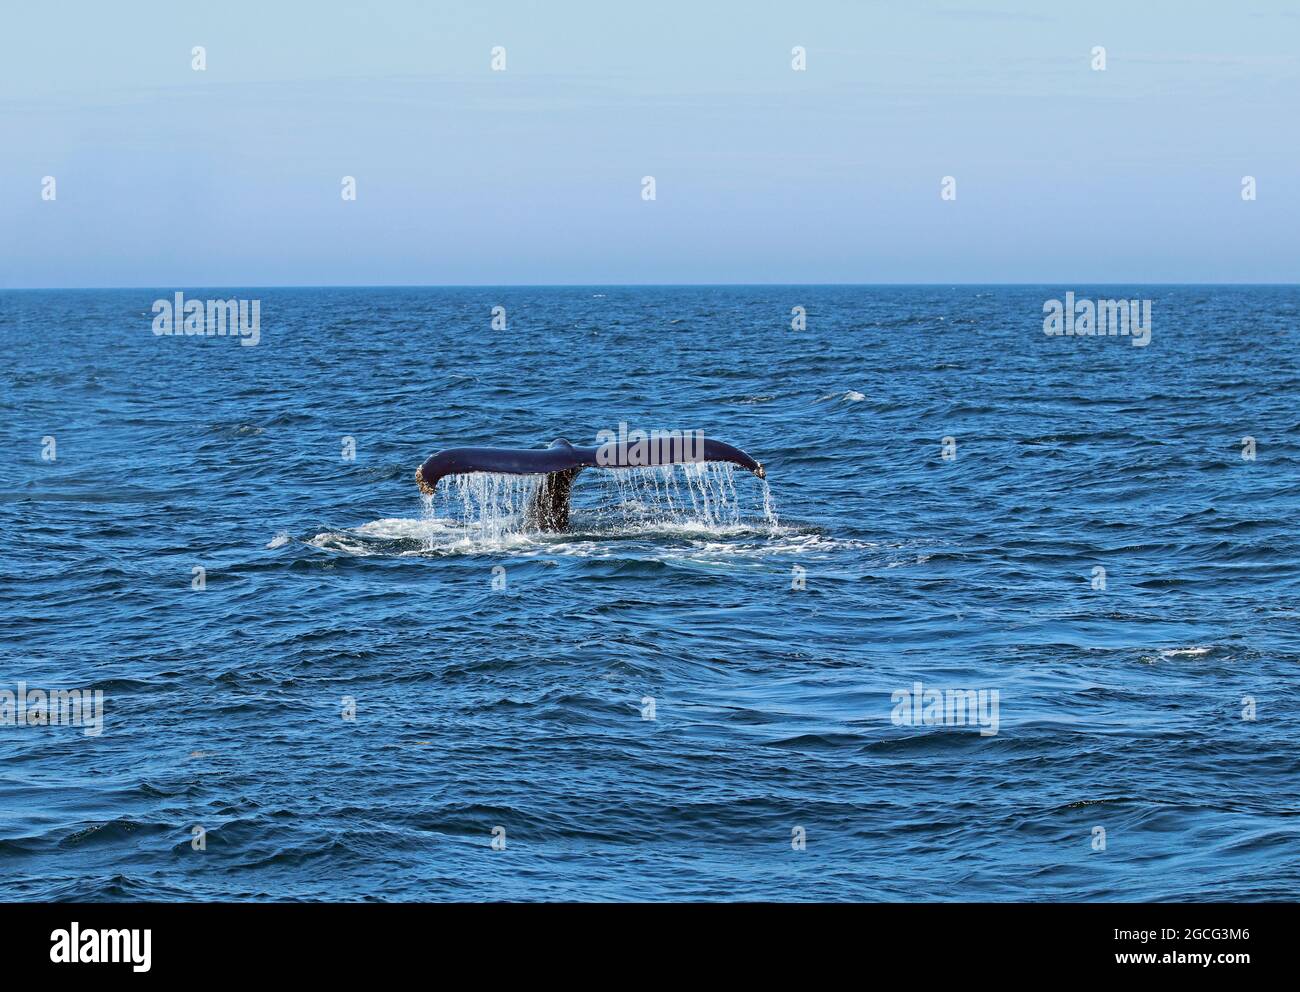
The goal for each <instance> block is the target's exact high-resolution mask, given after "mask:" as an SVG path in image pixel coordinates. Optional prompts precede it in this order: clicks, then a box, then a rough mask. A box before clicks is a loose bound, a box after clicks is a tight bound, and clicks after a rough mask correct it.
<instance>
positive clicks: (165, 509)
mask: <svg viewBox="0 0 1300 992" xmlns="http://www.w3.org/2000/svg"><path fill="white" fill-rule="evenodd" d="M177 291H183V292H185V293H186V295H187V296H190V297H191V298H213V297H217V296H219V297H222V298H230V297H238V298H243V299H255V300H259V301H260V336H259V340H258V342H257V344H256V346H246V345H244V344H242V343H241V342H240V340H238V339H235V338H231V337H221V336H214V337H190V336H183V335H181V336H159V335H155V334H154V333H153V331H152V321H153V313H152V311H151V307H152V305H153V302H154V301H155V300H157V299H171V298H172V296H173V294H174V293H175V292H177ZM1067 291H1072V292H1073V293H1075V295H1076V296H1077V297H1079V298H1088V299H1111V298H1134V299H1147V300H1150V301H1151V304H1152V323H1151V327H1152V334H1151V340H1150V344H1149V345H1148V346H1146V347H1136V346H1134V345H1133V343H1132V339H1131V338H1127V337H1122V336H1115V337H1111V336H1106V337H1083V336H1049V335H1047V334H1045V333H1044V329H1043V322H1044V304H1045V302H1046V301H1049V300H1052V299H1064V296H1065V293H1066V292H1067ZM494 307H503V308H504V315H505V326H504V327H500V326H497V327H494V326H493V323H492V311H493V308H494ZM795 308H803V310H802V312H803V313H804V314H806V325H805V326H800V321H799V319H798V314H797V313H795V312H794V310H795ZM1298 320H1300V289H1297V288H1296V287H1262V286H1259V287H1220V286H1176V287H1175V286H1105V287H1102V286H1094V287H1090V286H1079V285H1076V286H1016V287H1005V286H955V287H948V286H937V287H848V286H844V287H818V286H792V287H781V286H762V287H666V288H665V287H572V288H499V289H492V288H464V289H443V288H411V289H401V288H396V289H395V288H382V289H238V288H231V287H225V288H223V289H221V290H205V289H203V288H201V287H165V288H159V289H142V290H112V291H96V290H87V291H9V292H3V293H0V346H2V347H3V351H4V354H5V356H6V360H5V362H4V363H3V366H2V367H0V441H2V442H3V450H4V453H5V457H4V459H3V461H2V462H0V547H2V548H3V555H2V556H0V600H2V602H3V631H4V637H3V640H2V643H0V690H8V691H9V692H10V693H11V694H12V695H13V698H14V700H15V703H14V707H13V708H11V716H13V715H14V714H16V712H17V710H16V707H17V695H16V693H17V686H18V683H20V682H21V683H23V684H24V685H25V686H26V687H27V688H26V690H25V691H26V692H28V693H30V692H31V690H32V688H33V687H36V688H38V689H39V690H41V691H44V692H49V691H53V690H59V689H68V690H71V689H81V690H90V693H91V697H93V694H94V692H95V691H96V690H98V691H99V692H102V707H103V709H102V726H101V727H99V728H98V732H94V731H95V728H92V727H90V726H73V725H66V724H64V723H60V724H58V725H48V724H42V723H39V722H38V723H32V722H30V720H29V722H26V723H24V722H21V721H18V720H17V719H16V718H11V719H9V720H8V721H7V722H6V725H4V726H0V872H2V873H3V877H4V879H5V885H4V888H3V892H4V896H5V898H7V899H14V900H143V899H155V900H157V899H161V900H331V901H338V900H403V901H405V900H474V901H479V900H602V901H618V900H638V901H641V900H780V901H786V900H799V901H802V900H837V901H838V900H900V901H931V900H980V901H983V900H1124V901H1129V900H1281V899H1293V898H1295V896H1296V893H1297V890H1298V889H1300V728H1298V725H1297V714H1300V691H1298V690H1297V681H1296V671H1297V664H1300V581H1297V560H1298V559H1300V537H1298V536H1297V533H1298V532H1297V517H1298V516H1300V455H1298V453H1297V444H1298V443H1300V402H1297V401H1298V399H1300V335H1298V333H1297V323H1298ZM499 323H500V322H498V324H499ZM792 323H793V324H794V325H795V326H792ZM620 424H626V425H627V426H628V428H629V429H636V430H646V431H651V430H674V429H679V430H702V431H704V432H705V434H706V435H707V436H708V437H711V438H716V439H718V440H722V441H726V442H728V443H730V444H733V445H736V446H738V447H740V448H743V449H744V450H745V451H747V452H748V453H749V454H751V455H752V456H754V457H755V458H757V459H759V460H760V461H761V462H762V463H763V465H764V466H765V467H766V469H767V479H766V480H765V481H766V485H765V484H764V480H760V479H758V478H757V477H755V476H754V475H751V474H749V473H747V472H745V471H743V470H740V469H737V470H735V471H731V470H729V469H725V468H722V467H719V466H714V465H710V466H705V468H704V469H699V470H698V471H697V472H696V474H695V475H694V476H692V475H690V473H689V471H688V469H687V468H686V467H679V468H676V469H671V470H638V471H635V472H628V474H624V475H620V474H619V472H616V471H605V470H595V469H593V470H588V471H587V472H584V473H583V474H582V475H581V476H579V478H578V480H577V482H575V491H574V519H573V521H572V527H571V530H570V531H569V532H567V533H559V534H543V533H536V532H533V531H531V530H530V529H529V528H528V527H527V526H526V524H525V523H524V522H522V521H521V518H520V515H519V510H520V502H521V498H522V497H521V491H520V489H519V488H518V486H517V485H516V483H517V482H518V481H519V480H518V479H517V478H516V479H509V478H507V479H506V480H504V481H503V480H501V479H499V478H486V477H481V476H479V477H475V476H471V477H469V480H468V482H467V481H466V480H465V479H461V480H459V481H457V480H453V481H451V482H446V483H444V484H443V491H441V492H440V493H439V494H436V495H435V497H434V498H433V499H432V500H429V499H425V498H423V497H422V496H421V495H420V493H419V491H418V490H417V487H416V485H415V482H414V473H415V469H416V468H417V466H419V465H420V463H421V462H422V461H423V460H424V459H425V458H427V457H428V456H429V455H430V454H432V453H433V452H435V451H438V450H440V449H443V448H448V447H455V446H462V445H497V446H506V447H542V446H545V445H546V444H548V443H549V442H550V441H552V440H553V439H555V438H558V437H564V438H567V439H568V440H570V441H572V442H573V443H574V444H577V445H592V444H594V443H595V441H596V437H597V435H598V433H599V432H601V431H617V430H618V428H619V425H620ZM918 684H919V686H918ZM936 691H937V692H938V694H939V698H940V699H941V700H942V701H943V702H942V705H941V706H940V707H939V709H938V710H934V711H931V710H930V708H929V707H928V705H927V706H925V707H922V706H917V707H913V706H912V704H911V702H909V700H911V698H912V694H914V693H915V694H917V696H918V699H919V701H920V702H924V701H925V700H927V699H929V698H931V697H930V696H929V694H930V693H932V692H936ZM967 693H970V695H966V694H967ZM24 698H26V697H24ZM33 698H35V697H33ZM88 698H89V697H88ZM954 698H955V699H957V700H959V701H960V700H962V699H965V700H968V701H969V700H978V701H979V705H976V706H974V707H973V708H968V709H967V711H966V712H965V713H964V718H963V711H962V710H961V708H960V707H956V708H954V707H953V706H952V705H950V701H951V700H952V699H954ZM900 700H902V701H901V702H900ZM35 708H36V710H37V711H39V709H40V707H39V704H36V706H35ZM927 712H929V713H930V716H929V717H927V716H926V713H927ZM0 715H3V714H2V712H0ZM31 715H32V714H31V712H29V713H28V717H29V718H30V717H31ZM46 715H47V716H48V715H49V712H48V710H47V712H46ZM918 717H919V718H918ZM88 730H90V731H92V732H90V733H87V732H86V731H88Z"/></svg>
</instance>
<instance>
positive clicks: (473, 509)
mask: <svg viewBox="0 0 1300 992" xmlns="http://www.w3.org/2000/svg"><path fill="white" fill-rule="evenodd" d="M546 478H547V477H546V476H545V475H509V474H505V473H501V472H473V473H469V474H465V475H448V476H446V477H445V478H444V479H443V480H442V481H443V484H442V485H440V486H439V487H438V492H437V494H436V495H435V496H433V497H428V496H426V497H425V514H426V516H429V517H435V516H436V517H441V518H444V519H450V520H451V521H452V522H453V523H454V524H455V526H456V527H457V528H458V529H460V530H461V531H462V535H463V537H465V538H466V539H470V540H475V541H485V542H497V541H500V540H502V539H503V538H506V537H509V536H512V535H515V534H522V533H527V532H531V531H535V530H536V529H537V527H536V523H535V521H534V520H533V519H532V515H531V513H530V509H531V506H532V504H533V501H534V500H535V498H536V496H537V492H538V489H539V488H540V487H542V486H544V485H545V484H546ZM759 482H760V484H761V487H762V488H761V496H760V499H759V500H758V502H757V504H755V503H754V502H753V501H752V500H746V499H745V498H743V497H742V495H741V492H743V489H744V487H742V490H741V492H738V491H737V487H736V471H735V466H733V465H731V464H730V463H728V462H693V463H684V464H678V465H660V466H653V467H634V468H619V469H606V470H602V469H587V470H586V471H584V472H583V473H581V474H580V475H579V476H578V478H577V479H576V480H575V482H574V486H573V505H574V509H575V511H576V512H578V513H580V514H581V518H580V519H574V520H573V529H575V530H585V529H587V526H584V525H589V524H591V523H594V524H595V525H596V526H597V527H598V528H599V529H602V530H604V529H607V528H608V529H614V530H619V529H624V528H627V527H629V526H637V527H645V526H655V525H669V526H698V527H703V528H708V529H719V528H726V527H738V526H745V525H753V524H762V525H764V526H765V527H766V528H767V529H768V530H769V532H771V531H774V530H775V529H776V527H777V526H778V525H777V517H776V508H775V505H774V503H773V499H772V490H771V487H770V486H768V484H767V481H766V480H765V479H764V480H759Z"/></svg>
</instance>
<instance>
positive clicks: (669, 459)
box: [415, 435, 767, 530]
mask: <svg viewBox="0 0 1300 992" xmlns="http://www.w3.org/2000/svg"><path fill="white" fill-rule="evenodd" d="M688 462H730V463H731V464H733V465H739V466H740V467H741V468H745V469H748V470H749V471H751V472H753V473H754V474H755V475H756V476H758V477H759V478H760V479H763V478H766V477H767V471H766V470H765V469H764V468H763V466H762V464H761V463H760V462H759V461H757V460H756V459H754V458H750V457H749V455H747V454H745V452H743V451H741V450H740V449H739V448H736V447H733V446H732V445H730V444H725V443H723V442H722V441H714V440H712V439H709V438H704V437H702V436H698V435H697V436H696V437H694V438H690V437H687V438H685V439H683V438H682V437H680V436H676V437H673V438H671V439H668V438H651V439H649V440H648V441H645V442H640V443H628V442H627V441H618V442H613V441H611V442H608V443H606V444H602V445H599V446H597V447H594V448H575V447H574V446H573V445H572V444H570V443H569V442H568V441H566V440H564V439H563V438H559V439H557V440H555V441H552V442H551V445H550V447H549V448H448V449H447V450H445V451H439V452H438V453H437V454H436V455H431V456H430V457H429V459H428V460H427V461H426V462H425V463H424V464H423V465H421V466H420V467H419V468H418V469H416V471H415V483H416V485H418V486H419V487H420V492H422V493H426V494H430V495H432V493H433V492H434V490H435V489H436V488H437V485H438V482H439V480H440V479H442V477H443V476H446V475H465V474H467V473H470V472H503V473H506V474H508V475H544V476H546V478H545V479H543V480H542V484H541V485H540V486H539V487H538V488H537V496H536V499H535V500H534V502H533V506H532V507H531V510H530V517H531V518H532V522H533V523H534V524H535V526H537V527H538V528H539V529H541V530H567V529H568V526H569V492H570V490H571V489H572V486H573V480H574V477H575V476H577V474H578V473H579V472H581V471H582V470H583V469H584V468H610V469H618V468H639V467H646V466H656V465H678V464H683V463H688Z"/></svg>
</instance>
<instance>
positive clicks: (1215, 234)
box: [0, 0, 1300, 287]
mask: <svg viewBox="0 0 1300 992" xmlns="http://www.w3.org/2000/svg"><path fill="white" fill-rule="evenodd" d="M334 7H335V5H332V4H328V3H308V2H295V3H284V2H278V3H271V2H259V3H252V2H244V0H221V2H210V3H185V4H178V3H174V2H132V3H127V4H123V5H116V4H104V3H99V2H65V3H59V2H46V3H41V4H17V3H9V4H6V9H5V11H4V15H3V21H4V23H3V31H0V149H2V150H3V154H0V286H5V287H21V286H150V287H158V286H222V285H229V286H248V285H284V284H289V285H306V284H346V285H372V284H476V283H482V284H515V283H530V284H532V283H562V284H575V283H576V284H585V283H624V282H642V283H677V282H737V283H749V282H941V283H947V282H1060V281H1063V280H1064V281H1073V282H1077V283H1080V284H1083V283H1087V282H1099V281H1114V282H1151V281H1166V282H1200V281H1224V282H1234V281H1244V282H1295V281H1300V251H1298V250H1297V249H1298V248H1300V233H1298V232H1300V127H1297V119H1298V118H1300V4H1297V3H1295V2H1282V0H1242V2H1239V3H1237V2H1234V3H1231V4H1229V3H1223V2H1198V0H1192V2H1187V0H1184V2H1173V0H1161V2H1150V3H1137V2H1132V0H1130V2H1111V0H1093V2H1078V3H1073V2H1072V3H1047V2H1044V3H1029V2H1025V0H1017V2H992V0H989V2H987V3H985V2H974V3H962V2H961V0H943V2H935V3H925V2H901V0H900V2H889V3H866V2H837V0H806V2H802V3H800V2H790V3H780V4H778V3H767V2H761V0H750V2H717V3H703V2H699V0H696V2H691V3H685V2H671V0H670V2H654V3H644V4H631V3H628V4H621V3H620V4H615V3H610V2H608V0H605V2H564V0H553V2H546V3H543V2H536V3H525V2H507V3H472V4H471V3H463V2H462V3H457V4H443V3H427V2H426V3H422V2H414V0H411V2H390V3H384V2H382V0H374V2H372V3H351V4H348V5H346V7H339V9H332V8H334ZM195 45H204V46H205V47H206V49H207V61H208V68H207V71H206V72H194V71H192V70H191V68H190V60H191V56H190V50H191V48H192V47H193V46H195ZM494 45H503V46H505V48H506V50H507V59H508V63H507V64H508V68H507V70H506V71H505V72H492V71H491V69H490V65H489V62H490V52H491V49H492V47H493V46H494ZM795 45H802V46H804V47H805V48H806V49H807V53H808V56H807V58H808V68H807V71H806V72H794V71H792V70H791V68H790V58H791V55H790V51H791V48H792V47H793V46H795ZM1094 45H1104V46H1105V47H1106V49H1107V69H1106V71H1105V72H1094V71H1092V69H1091V68H1090V65H1089V62H1090V58H1091V55H1090V52H1091V49H1092V47H1093V46H1094ZM46 175H52V176H54V177H55V178H56V179H57V183H58V187H57V190H58V198H57V200H55V201H54V202H45V201H42V199H41V196H40V192H41V178H42V177H43V176H46ZM344 175H351V176H355V177H356V179H357V183H358V199H357V201H356V202H344V201H343V200H342V199H341V198H340V195H339V189H340V179H341V177H342V176H344ZM644 175H653V176H655V178H656V180H657V196H658V198H657V199H656V200H655V201H654V202H646V201H644V200H642V198H641V195H640V190H641V185H640V184H641V177H642V176H644ZM945 175H951V176H955V177H956V179H957V194H958V195H957V200H956V201H955V202H944V201H942V200H941V199H940V196H939V185H940V179H941V177H943V176H945ZM1244 175H1253V176H1255V177H1256V179H1257V182H1258V199H1257V200H1256V201H1255V202H1253V203H1252V202H1243V200H1242V199H1241V195H1240V190H1241V178H1242V176H1244Z"/></svg>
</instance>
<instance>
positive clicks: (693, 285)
mask: <svg viewBox="0 0 1300 992" xmlns="http://www.w3.org/2000/svg"><path fill="white" fill-rule="evenodd" d="M1067 284H1069V285H1075V286H1161V287H1170V286H1259V287H1274V288H1277V287H1300V282H1245V281H1236V282H1215V281H1208V282H1152V281H1147V280H1130V281H1125V282H1114V281H1111V282H1107V281H1093V280H1088V279H1056V280H1046V281H1044V280H1034V281H1027V282H975V281H968V280H957V281H952V282H554V283H543V282H537V283H523V282H521V283H495V282H483V283H208V284H199V283H190V284H183V285H182V286H181V288H180V289H177V288H176V284H172V285H171V286H170V287H165V286H161V285H155V286H144V285H138V286H0V293H86V292H101V291H106V290H120V291H134V290H160V289H167V288H170V291H171V292H180V291H181V290H182V289H184V288H185V286H186V285H188V287H189V288H190V289H195V290H206V289H222V288H227V289H758V288H764V287H772V288H785V287H792V288H862V289H872V288H897V287H904V286H906V287H916V288H938V287H952V288H957V287H959V286H997V287H1034V286H1058V285H1067Z"/></svg>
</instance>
